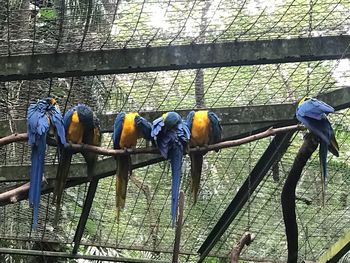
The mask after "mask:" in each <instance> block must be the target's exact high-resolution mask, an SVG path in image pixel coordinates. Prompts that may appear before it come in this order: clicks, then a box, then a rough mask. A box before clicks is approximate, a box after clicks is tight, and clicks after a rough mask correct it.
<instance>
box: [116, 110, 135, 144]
mask: <svg viewBox="0 0 350 263" xmlns="http://www.w3.org/2000/svg"><path fill="white" fill-rule="evenodd" d="M138 115H139V114H138V113H137V112H130V113H127V114H125V118H124V123H123V129H122V133H121V135H120V141H119V146H120V147H121V148H130V147H132V146H136V143H137V138H138V130H137V127H136V125H135V117H136V116H138Z"/></svg>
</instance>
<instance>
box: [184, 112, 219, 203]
mask: <svg viewBox="0 0 350 263" xmlns="http://www.w3.org/2000/svg"><path fill="white" fill-rule="evenodd" d="M186 124H187V126H188V128H189V130H190V131H191V139H190V146H191V147H196V146H199V147H200V146H208V144H213V143H217V142H219V141H220V139H221V132H222V127H221V125H220V120H219V118H218V116H217V115H216V114H215V113H214V112H212V111H207V110H200V111H197V112H194V111H191V112H190V113H189V114H188V115H187V118H186ZM204 154H205V153H203V152H202V153H201V152H193V153H190V158H191V177H192V180H191V181H192V184H191V189H192V193H193V202H194V203H196V202H197V194H198V190H199V184H200V180H201V173H202V165H203V156H204Z"/></svg>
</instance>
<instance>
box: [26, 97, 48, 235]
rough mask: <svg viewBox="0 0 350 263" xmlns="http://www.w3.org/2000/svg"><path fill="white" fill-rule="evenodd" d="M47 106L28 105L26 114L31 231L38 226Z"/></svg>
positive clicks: (45, 104) (41, 101)
mask: <svg viewBox="0 0 350 263" xmlns="http://www.w3.org/2000/svg"><path fill="white" fill-rule="evenodd" d="M48 106H49V105H48V104H47V103H45V101H43V100H40V101H39V102H38V103H37V104H32V105H30V107H29V108H28V114H27V123H28V136H29V140H28V142H29V145H31V148H32V155H31V161H32V165H31V171H30V185H29V205H30V206H31V207H32V208H33V225H32V227H33V229H35V228H36V227H37V225H38V216H39V206H40V196H41V181H42V178H43V174H44V160H45V150H46V135H47V132H48V131H49V127H50V123H49V119H48V116H47V115H46V113H47V112H46V110H47V108H48Z"/></svg>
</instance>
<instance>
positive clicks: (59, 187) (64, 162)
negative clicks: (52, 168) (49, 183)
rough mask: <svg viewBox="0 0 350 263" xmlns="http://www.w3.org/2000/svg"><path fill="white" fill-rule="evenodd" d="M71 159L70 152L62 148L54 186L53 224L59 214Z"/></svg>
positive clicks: (55, 223)
mask: <svg viewBox="0 0 350 263" xmlns="http://www.w3.org/2000/svg"><path fill="white" fill-rule="evenodd" d="M71 160H72V153H71V152H70V151H68V150H63V151H62V154H61V158H60V162H59V165H58V170H57V175H56V186H55V189H54V197H53V202H56V212H55V221H54V225H57V222H58V218H59V215H60V207H61V201H62V195H63V191H64V186H65V184H66V180H67V177H68V173H69V168H70V163H71Z"/></svg>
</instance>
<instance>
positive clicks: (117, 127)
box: [113, 112, 125, 149]
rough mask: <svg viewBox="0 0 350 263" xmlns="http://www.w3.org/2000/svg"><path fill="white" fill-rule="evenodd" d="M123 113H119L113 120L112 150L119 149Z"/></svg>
mask: <svg viewBox="0 0 350 263" xmlns="http://www.w3.org/2000/svg"><path fill="white" fill-rule="evenodd" d="M124 119H125V112H120V113H119V114H118V115H117V117H116V118H115V120H114V128H113V145H114V149H120V145H119V142H120V136H121V135H122V130H123V123H124Z"/></svg>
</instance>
